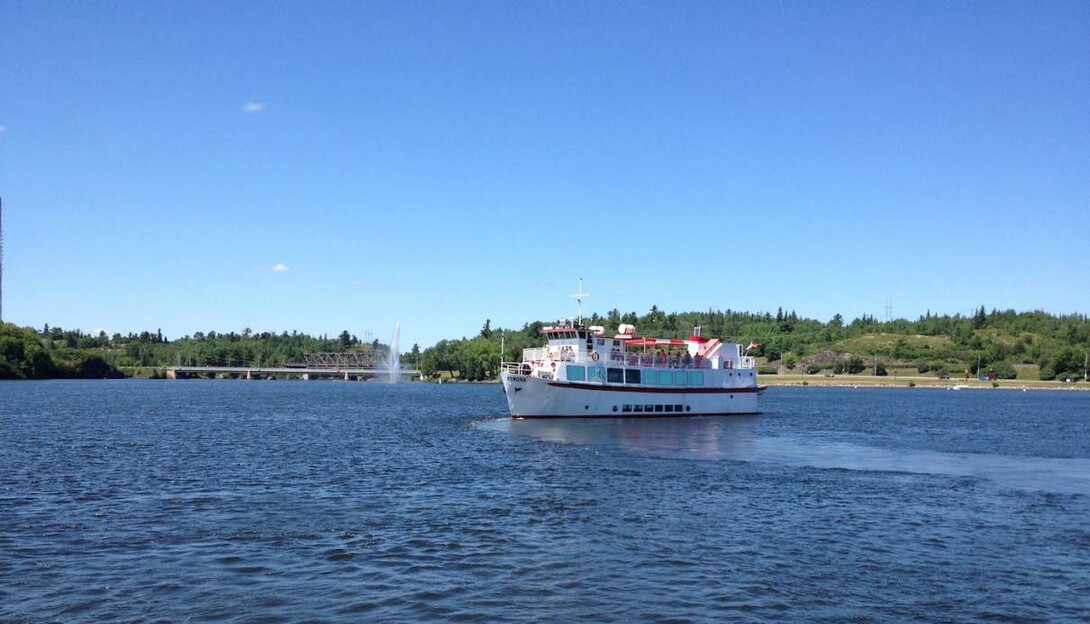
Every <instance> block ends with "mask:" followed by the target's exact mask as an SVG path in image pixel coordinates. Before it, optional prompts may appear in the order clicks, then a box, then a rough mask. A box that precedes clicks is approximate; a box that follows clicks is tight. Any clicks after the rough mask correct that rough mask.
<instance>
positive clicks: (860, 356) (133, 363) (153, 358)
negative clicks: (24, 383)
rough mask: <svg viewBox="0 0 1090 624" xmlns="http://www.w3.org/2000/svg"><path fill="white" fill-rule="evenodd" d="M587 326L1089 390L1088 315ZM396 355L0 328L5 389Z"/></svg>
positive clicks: (378, 347) (304, 344) (430, 353)
mask: <svg viewBox="0 0 1090 624" xmlns="http://www.w3.org/2000/svg"><path fill="white" fill-rule="evenodd" d="M586 322H587V323H588V324H590V325H603V326H605V327H606V331H607V332H613V331H616V329H617V327H618V326H619V325H620V324H622V323H629V324H633V325H635V326H636V327H637V331H638V333H639V334H640V335H643V336H654V337H659V338H681V337H684V336H687V335H689V333H691V331H692V329H693V328H694V327H697V326H699V327H701V330H702V335H704V336H705V337H720V338H722V339H724V340H729V341H734V342H740V343H743V344H749V343H750V342H759V343H760V346H759V347H757V348H755V349H754V350H753V351H751V352H750V355H754V356H756V357H757V358H758V364H759V373H760V374H761V375H765V376H775V377H766V379H768V380H769V381H770V382H772V383H776V380H777V379H781V380H783V382H787V380H788V379H798V378H802V379H805V378H806V376H808V375H809V376H816V377H811V379H814V378H834V377H835V378H840V379H844V378H863V377H877V378H890V379H900V378H904V379H911V378H927V379H936V380H943V379H970V378H971V379H980V378H986V379H988V380H989V381H994V382H1002V381H1007V380H1017V381H1019V382H1022V381H1025V382H1030V381H1032V382H1040V381H1044V382H1053V381H1054V382H1080V381H1082V382H1085V380H1086V378H1087V365H1088V363H1090V321H1088V320H1087V317H1086V315H1085V314H1069V315H1054V314H1050V313H1046V312H1041V311H1033V312H1016V311H1014V310H1003V311H1000V310H994V309H993V310H991V311H990V312H989V311H987V310H986V309H985V308H984V307H983V306H981V307H980V308H979V309H978V310H977V311H976V312H975V313H974V314H973V315H971V316H963V315H953V316H951V315H932V314H930V313H927V314H925V315H924V316H921V317H919V318H918V319H916V320H914V321H910V320H907V319H895V320H890V321H884V322H883V321H878V320H877V319H875V318H874V317H873V316H868V315H864V316H862V317H860V318H856V319H854V320H852V321H850V322H847V321H845V320H844V318H843V317H842V316H841V315H839V314H837V315H834V316H833V318H831V319H829V320H828V321H825V322H822V321H819V320H815V319H808V318H801V317H799V316H798V315H797V314H796V313H795V312H794V311H791V312H785V311H784V310H783V309H779V310H777V311H776V312H775V313H774V314H773V313H771V312H764V313H752V312H735V311H732V310H725V311H718V310H709V311H706V312H664V311H662V310H660V309H659V308H658V307H657V306H652V308H651V309H650V310H649V311H648V312H647V313H646V314H642V315H640V314H637V313H635V312H627V313H621V312H620V311H618V310H616V309H614V310H610V311H609V312H608V313H607V314H605V315H604V316H603V315H600V314H598V313H594V314H592V315H591V316H590V317H588V318H587V319H586ZM545 325H547V323H544V322H541V321H535V322H529V323H525V324H524V325H523V326H522V327H520V328H517V329H506V328H502V327H492V323H491V321H490V320H486V321H485V323H484V326H483V327H482V328H481V330H480V331H479V332H478V334H477V335H475V336H473V337H462V338H457V339H453V338H452V339H445V340H440V341H439V342H438V343H436V344H435V345H433V346H431V347H428V348H426V349H421V348H420V347H419V346H418V345H415V344H414V345H413V346H412V349H411V350H410V351H408V352H406V353H403V354H401V361H402V364H403V365H409V366H413V367H415V368H417V369H419V370H420V372H421V373H422V374H423V375H424V376H425V377H427V378H433V379H434V378H441V379H449V380H465V381H481V380H490V379H493V378H495V377H496V375H497V374H498V369H499V362H500V360H501V348H502V349H503V351H504V352H503V353H502V359H504V360H517V359H518V358H519V356H520V355H521V353H522V349H523V348H526V347H537V346H540V345H541V344H542V337H541V334H540V330H541V328H542V327H543V326H545ZM387 350H388V347H387V345H385V344H382V343H380V342H379V341H377V340H375V341H372V342H363V341H360V340H359V339H358V338H357V337H356V336H354V335H352V334H350V333H349V332H348V331H347V330H345V331H343V332H341V333H340V334H339V335H338V336H336V337H332V338H331V337H329V336H318V337H316V336H310V335H307V334H302V333H299V332H290V333H289V332H287V331H282V332H280V333H274V332H261V333H258V332H254V331H251V330H250V329H244V330H243V331H242V332H240V333H236V332H229V333H218V332H215V331H210V332H208V333H204V332H198V333H196V334H193V335H192V336H183V337H181V338H176V339H169V338H168V337H166V336H164V335H163V334H162V332H160V331H156V332H154V333H153V332H148V331H145V332H141V333H139V334H134V333H129V334H127V335H122V334H120V333H115V334H113V335H112V336H109V335H107V334H106V333H105V332H100V333H99V334H98V335H90V334H86V333H83V332H81V331H78V330H64V329H62V328H59V327H50V326H48V325H44V326H43V327H42V329H40V330H39V329H34V328H30V327H19V326H16V325H13V324H10V323H2V324H0V379H53V378H95V379H100V378H104V377H134V376H139V377H158V376H162V375H163V374H164V373H165V371H166V369H168V368H170V367H172V366H182V365H186V366H236V367H238V366H244V367H255V368H256V367H261V366H265V367H271V366H297V365H301V364H302V363H303V362H304V361H305V358H306V355H307V354H308V353H330V352H338V353H346V352H373V353H374V354H376V355H377V354H379V353H382V354H385V352H386V351H387Z"/></svg>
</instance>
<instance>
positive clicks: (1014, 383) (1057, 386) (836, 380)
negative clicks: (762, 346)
mask: <svg viewBox="0 0 1090 624" xmlns="http://www.w3.org/2000/svg"><path fill="white" fill-rule="evenodd" d="M758 383H760V384H761V385H763V386H772V387H775V386H818V387H868V388H907V387H916V388H953V387H954V386H958V387H960V388H966V389H979V390H1084V391H1085V390H1090V384H1088V383H1087V382H1085V381H1079V382H1076V383H1067V382H1063V381H1039V380H1028V379H1000V380H997V381H980V380H979V379H972V378H971V379H963V378H962V379H957V378H953V377H952V378H950V379H937V378H935V377H923V376H896V377H894V376H892V375H890V376H886V377H875V376H873V375H847V374H844V375H836V376H833V377H826V376H824V375H821V374H817V375H803V374H790V375H761V376H760V377H759V378H758Z"/></svg>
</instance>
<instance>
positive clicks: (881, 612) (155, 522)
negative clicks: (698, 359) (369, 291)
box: [0, 381, 1090, 622]
mask: <svg viewBox="0 0 1090 624" xmlns="http://www.w3.org/2000/svg"><path fill="white" fill-rule="evenodd" d="M762 399H763V400H762V409H763V410H764V413H763V414H762V415H759V416H746V417H728V418H697V419H677V420H644V421H633V420H623V421H604V420H603V421H599V420H578V421H556V420H554V421H540V422H534V421H510V420H508V419H507V418H506V411H505V403H504V400H503V395H502V392H501V389H500V388H499V386H496V385H484V386H468V385H443V386H435V385H424V384H399V385H385V384H379V383H344V382H316V381H315V382H288V381H279V382H256V381H254V382H242V381H239V382H232V381H95V382H36V383H34V382H26V383H24V382H9V383H2V384H0V621H3V622H40V621H61V622H79V621H96V622H97V621H104V620H109V621H140V622H144V621H166V622H178V621H190V622H202V621H227V622H251V621H255V622H256V621H260V622H278V621H284V622H288V621H290V622H295V621H329V622H337V621H361V620H383V621H390V620H395V621H397V620H410V621H478V622H500V621H510V622H524V621H534V620H544V621H588V620H590V621H632V620H638V621H676V622H683V621H745V622H763V621H776V622H799V621H824V622H842V621H845V620H853V621H857V622H898V621H905V622H907V621H913V622H918V621H925V622H927V621H930V622H978V621H999V622H1039V621H1053V622H1064V621H1067V622H1087V621H1090V393H1086V392H1017V391H962V392H949V391H943V390H925V389H907V388H906V389H829V388H773V389H771V390H769V391H768V392H767V393H766V394H765V395H764V396H763V397H762Z"/></svg>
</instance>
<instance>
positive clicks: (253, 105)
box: [242, 100, 265, 115]
mask: <svg viewBox="0 0 1090 624" xmlns="http://www.w3.org/2000/svg"><path fill="white" fill-rule="evenodd" d="M263 110H265V104H264V103H262V102H254V101H252V100H246V102H244V103H243V104H242V112H244V113H246V114H247V115H249V114H251V113H260V112H261V111H263Z"/></svg>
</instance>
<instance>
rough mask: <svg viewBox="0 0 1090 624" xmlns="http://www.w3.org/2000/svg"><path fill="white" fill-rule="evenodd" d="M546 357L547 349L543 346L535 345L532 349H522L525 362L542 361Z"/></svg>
mask: <svg viewBox="0 0 1090 624" xmlns="http://www.w3.org/2000/svg"><path fill="white" fill-rule="evenodd" d="M544 359H545V349H544V348H543V347H535V348H532V349H523V350H522V361H523V362H540V361H541V360H544Z"/></svg>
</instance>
